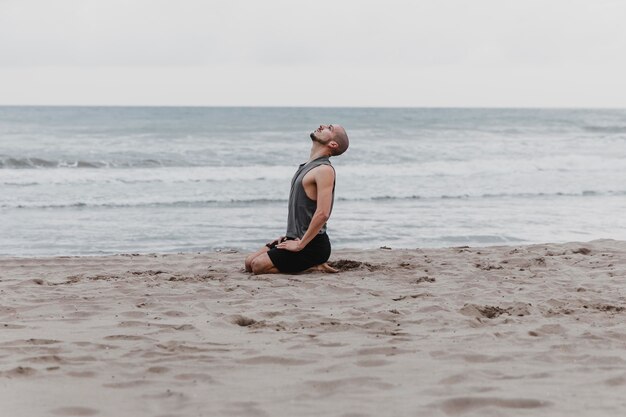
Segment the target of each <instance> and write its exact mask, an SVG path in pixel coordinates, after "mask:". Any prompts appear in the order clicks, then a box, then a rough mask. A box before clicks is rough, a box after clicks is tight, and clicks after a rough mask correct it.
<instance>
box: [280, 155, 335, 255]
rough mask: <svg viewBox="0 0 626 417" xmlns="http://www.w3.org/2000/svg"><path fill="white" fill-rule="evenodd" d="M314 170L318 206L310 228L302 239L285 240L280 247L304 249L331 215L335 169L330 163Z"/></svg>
mask: <svg viewBox="0 0 626 417" xmlns="http://www.w3.org/2000/svg"><path fill="white" fill-rule="evenodd" d="M312 172H313V174H315V176H314V179H315V185H316V187H317V208H316V209H315V213H313V217H312V218H311V223H310V224H309V228H308V229H307V231H306V233H305V234H304V236H302V239H300V240H288V241H286V242H283V243H281V244H279V245H278V248H280V249H287V250H290V251H292V252H298V251H300V250H302V249H304V247H305V246H306V245H308V244H309V242H310V241H311V240H313V238H314V237H315V236H317V234H318V233H319V231H320V230H321V229H322V227H323V226H324V224H326V222H327V221H328V219H329V217H330V210H331V208H332V204H333V186H334V185H335V170H334V169H333V167H331V166H330V165H320V166H319V167H317V168H315V169H314V170H313V171H312Z"/></svg>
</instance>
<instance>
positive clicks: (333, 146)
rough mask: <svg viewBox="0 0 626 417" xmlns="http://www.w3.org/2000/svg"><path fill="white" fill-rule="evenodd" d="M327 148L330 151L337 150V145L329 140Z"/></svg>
mask: <svg viewBox="0 0 626 417" xmlns="http://www.w3.org/2000/svg"><path fill="white" fill-rule="evenodd" d="M328 146H329V147H330V148H331V149H332V150H337V148H339V144H338V143H337V142H335V141H334V140H331V141H330V142H328Z"/></svg>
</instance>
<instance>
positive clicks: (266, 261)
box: [250, 255, 274, 275]
mask: <svg viewBox="0 0 626 417" xmlns="http://www.w3.org/2000/svg"><path fill="white" fill-rule="evenodd" d="M273 267H274V264H272V261H271V260H270V258H269V256H267V255H259V256H257V257H256V258H254V259H253V260H252V262H250V269H252V273H253V274H255V275H259V274H267V273H269V272H270V271H271V269H272V268H273Z"/></svg>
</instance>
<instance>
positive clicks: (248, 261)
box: [245, 246, 269, 272]
mask: <svg viewBox="0 0 626 417" xmlns="http://www.w3.org/2000/svg"><path fill="white" fill-rule="evenodd" d="M267 251H269V248H268V247H267V246H263V247H262V248H261V249H259V250H258V251H256V252H254V253H251V254H250V255H248V256H247V257H246V261H245V268H246V272H252V261H253V260H254V258H256V257H257V256H259V255H263V254H264V253H267Z"/></svg>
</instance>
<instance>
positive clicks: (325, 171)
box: [311, 163, 335, 176]
mask: <svg viewBox="0 0 626 417" xmlns="http://www.w3.org/2000/svg"><path fill="white" fill-rule="evenodd" d="M311 171H314V172H315V173H316V174H319V175H332V176H335V168H334V167H333V166H332V165H331V164H330V163H328V164H321V165H318V166H316V167H315V168H313V169H312V170H311Z"/></svg>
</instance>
